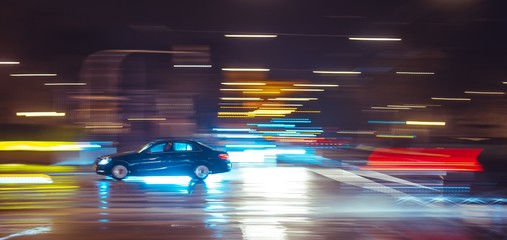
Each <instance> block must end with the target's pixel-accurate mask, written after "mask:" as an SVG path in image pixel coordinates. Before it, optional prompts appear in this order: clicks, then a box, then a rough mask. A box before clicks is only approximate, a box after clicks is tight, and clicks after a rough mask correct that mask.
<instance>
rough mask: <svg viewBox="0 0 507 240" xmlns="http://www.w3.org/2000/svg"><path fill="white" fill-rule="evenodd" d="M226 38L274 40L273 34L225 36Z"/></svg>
mask: <svg viewBox="0 0 507 240" xmlns="http://www.w3.org/2000/svg"><path fill="white" fill-rule="evenodd" d="M224 36H225V37H228V38H276V37H278V35H275V34H225V35H224Z"/></svg>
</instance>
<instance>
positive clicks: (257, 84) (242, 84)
mask: <svg viewBox="0 0 507 240" xmlns="http://www.w3.org/2000/svg"><path fill="white" fill-rule="evenodd" d="M222 85H239V86H264V85H266V83H260V82H223V83H222Z"/></svg>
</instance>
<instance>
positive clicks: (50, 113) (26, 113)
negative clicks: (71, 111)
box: [16, 112, 65, 117]
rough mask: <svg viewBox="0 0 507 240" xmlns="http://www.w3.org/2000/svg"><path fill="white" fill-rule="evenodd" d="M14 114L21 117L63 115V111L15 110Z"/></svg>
mask: <svg viewBox="0 0 507 240" xmlns="http://www.w3.org/2000/svg"><path fill="white" fill-rule="evenodd" d="M16 116H23V117H63V116H65V113H63V112H61V113H60V112H17V113H16Z"/></svg>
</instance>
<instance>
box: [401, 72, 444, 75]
mask: <svg viewBox="0 0 507 240" xmlns="http://www.w3.org/2000/svg"><path fill="white" fill-rule="evenodd" d="M396 74H402V75H434V74H435V73H434V72H396Z"/></svg>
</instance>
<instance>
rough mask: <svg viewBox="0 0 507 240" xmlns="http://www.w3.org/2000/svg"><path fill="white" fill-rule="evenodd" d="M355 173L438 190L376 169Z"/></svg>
mask: <svg viewBox="0 0 507 240" xmlns="http://www.w3.org/2000/svg"><path fill="white" fill-rule="evenodd" d="M353 173H355V174H357V175H361V176H363V177H367V178H375V179H381V180H384V181H389V182H395V183H399V184H403V185H409V186H414V187H417V188H423V189H429V190H433V191H437V190H436V189H435V188H433V187H426V186H424V185H421V184H418V183H414V182H410V181H407V180H405V179H401V178H397V177H393V176H391V175H388V174H385V173H380V172H375V171H353ZM398 188H399V187H396V189H398Z"/></svg>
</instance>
